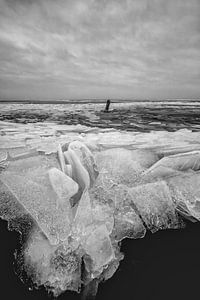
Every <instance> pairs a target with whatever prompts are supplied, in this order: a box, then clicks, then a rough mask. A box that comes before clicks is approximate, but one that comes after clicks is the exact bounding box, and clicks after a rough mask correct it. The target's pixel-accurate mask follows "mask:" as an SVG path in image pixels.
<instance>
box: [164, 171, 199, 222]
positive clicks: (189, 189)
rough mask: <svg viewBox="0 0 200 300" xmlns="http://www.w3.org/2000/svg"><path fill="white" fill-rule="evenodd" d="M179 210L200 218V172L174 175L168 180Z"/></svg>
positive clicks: (185, 214)
mask: <svg viewBox="0 0 200 300" xmlns="http://www.w3.org/2000/svg"><path fill="white" fill-rule="evenodd" d="M167 183H168V185H169V188H170V190H171V193H172V194H173V198H174V201H175V202H176V205H177V210H178V212H179V213H180V214H181V215H182V216H185V217H186V218H189V216H192V217H194V218H196V219H197V220H200V173H199V172H198V173H193V174H184V175H182V176H174V177H171V178H169V179H168V180H167Z"/></svg>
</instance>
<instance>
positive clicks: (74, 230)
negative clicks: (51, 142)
mask: <svg viewBox="0 0 200 300" xmlns="http://www.w3.org/2000/svg"><path fill="white" fill-rule="evenodd" d="M105 138H106V135H105V136H104V139H105ZM111 142H112V134H111V138H110V143H111ZM120 143H121V144H123V138H122V139H121V141H118V143H117V144H115V147H113V145H112V146H111V147H109V149H106V148H107V147H103V149H102V147H98V146H97V144H95V142H94V140H93V142H92V141H91V140H90V141H85V143H83V142H81V141H80V140H73V141H71V142H66V143H61V144H60V143H58V144H57V153H51V154H50V155H45V154H44V153H43V152H41V151H35V152H34V151H33V150H32V148H31V149H26V151H24V149H22V151H19V152H17V154H16V153H15V151H14V150H12V151H10V150H9V149H7V150H2V152H1V163H2V164H5V163H7V164H5V165H4V168H2V171H1V173H0V214H1V217H2V218H4V219H6V220H8V221H9V222H10V223H11V222H12V221H13V220H15V219H17V220H22V219H23V218H24V220H25V219H26V220H32V229H31V232H30V234H29V236H28V240H27V243H26V247H25V250H24V261H25V264H26V265H27V266H32V268H33V269H34V276H33V280H34V283H35V284H36V285H37V286H40V285H44V286H45V287H46V288H47V290H49V291H52V292H53V294H54V295H55V296H57V295H59V294H61V293H62V292H64V291H66V290H71V291H76V292H80V290H81V286H82V285H83V286H90V284H91V282H92V281H94V280H95V287H96V286H97V284H98V282H100V281H101V280H104V279H108V278H110V277H111V276H112V275H113V274H114V273H115V271H116V269H117V268H118V265H119V262H120V260H121V259H123V255H122V254H120V243H119V242H120V241H121V240H123V239H125V238H132V239H136V238H143V237H144V236H145V233H146V230H150V231H151V232H155V231H157V230H159V229H167V228H174V229H175V228H179V227H181V226H182V224H183V222H182V220H181V218H180V216H182V217H183V218H187V219H189V220H191V221H193V222H194V221H197V220H200V188H199V183H200V173H199V169H200V152H199V151H198V150H196V151H194V150H193V149H192V151H188V152H187V153H182V150H180V153H178V151H175V150H174V149H173V151H174V152H175V153H172V148H171V146H170V147H168V152H167V149H166V148H162V147H156V148H154V147H146V148H144V147H141V148H139V147H138V148H137V149H136V148H133V147H129V148H128V147H126V148H124V147H122V146H121V145H119V144H120ZM102 145H103V143H102V144H101V146H102ZM107 145H108V144H107ZM170 149H171V150H170ZM13 153H15V154H13ZM11 154H12V155H11ZM15 223H16V222H15Z"/></svg>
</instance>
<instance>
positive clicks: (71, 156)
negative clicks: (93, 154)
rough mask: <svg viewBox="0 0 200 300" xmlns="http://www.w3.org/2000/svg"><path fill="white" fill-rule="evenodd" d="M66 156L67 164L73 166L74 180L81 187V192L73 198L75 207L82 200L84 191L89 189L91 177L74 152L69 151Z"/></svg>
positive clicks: (65, 153)
mask: <svg viewBox="0 0 200 300" xmlns="http://www.w3.org/2000/svg"><path fill="white" fill-rule="evenodd" d="M64 155H65V158H66V160H67V162H69V163H70V165H71V166H72V178H73V180H75V181H76V182H77V183H78V185H79V191H78V193H77V194H76V196H75V197H74V198H73V205H75V204H77V203H78V201H79V200H80V197H81V195H82V193H83V191H84V190H86V189H88V188H89V186H90V177H89V174H88V171H87V170H86V169H85V168H84V167H83V165H82V164H81V162H80V160H79V158H78V156H77V155H76V153H75V152H74V151H73V150H71V149H69V150H68V151H66V152H64Z"/></svg>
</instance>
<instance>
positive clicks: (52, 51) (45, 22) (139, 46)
mask: <svg viewBox="0 0 200 300" xmlns="http://www.w3.org/2000/svg"><path fill="white" fill-rule="evenodd" d="M199 79H200V0H0V99H7V100H9V99H42V100H60V99H66V100H67V99H106V98H111V99H166V98H168V99H169V98H170V99H178V98H179V99H180V98H200V82H199Z"/></svg>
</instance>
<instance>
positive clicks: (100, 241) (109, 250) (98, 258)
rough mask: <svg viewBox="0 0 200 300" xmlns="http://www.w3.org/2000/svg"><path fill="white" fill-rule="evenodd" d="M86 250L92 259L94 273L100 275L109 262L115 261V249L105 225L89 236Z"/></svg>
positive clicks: (85, 245)
mask: <svg viewBox="0 0 200 300" xmlns="http://www.w3.org/2000/svg"><path fill="white" fill-rule="evenodd" d="M84 249H85V251H86V253H87V254H88V255H89V256H90V257H91V259H92V273H93V277H95V272H97V273H98V274H100V273H101V272H102V270H103V268H104V267H105V266H106V265H108V264H109V262H110V261H111V260H113V259H115V255H114V251H113V247H112V244H111V241H110V238H109V236H108V232H107V229H106V227H105V226H104V225H102V226H100V227H98V228H97V229H96V230H94V231H93V232H91V234H90V235H89V236H88V238H87V240H86V242H85V244H84Z"/></svg>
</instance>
